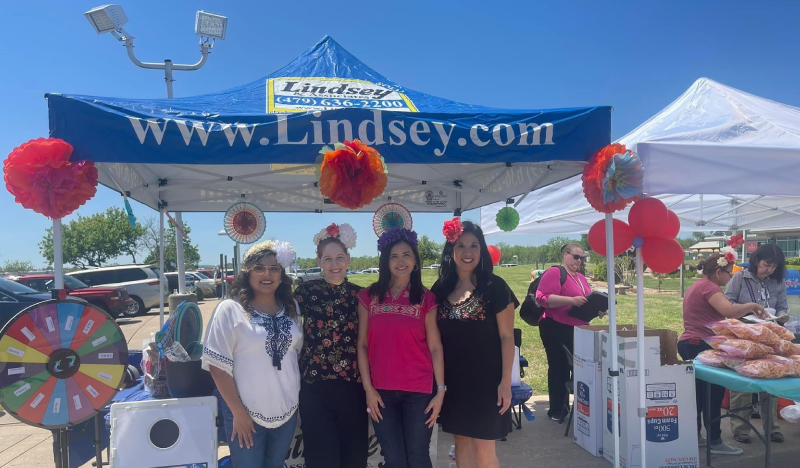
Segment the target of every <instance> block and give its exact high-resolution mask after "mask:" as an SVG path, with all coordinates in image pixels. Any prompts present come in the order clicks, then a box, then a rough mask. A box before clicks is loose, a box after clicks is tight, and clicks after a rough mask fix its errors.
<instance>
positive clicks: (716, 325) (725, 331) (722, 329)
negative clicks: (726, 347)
mask: <svg viewBox="0 0 800 468" xmlns="http://www.w3.org/2000/svg"><path fill="white" fill-rule="evenodd" d="M706 326H707V327H708V328H710V329H711V331H713V332H714V334H715V335H717V336H724V337H725V338H738V336H736V334H735V333H733V332H732V331H731V330H730V327H731V326H732V325H731V324H730V323H726V322H724V321H723V322H713V323H707V324H706Z"/></svg>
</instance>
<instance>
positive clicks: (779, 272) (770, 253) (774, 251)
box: [747, 244, 786, 282]
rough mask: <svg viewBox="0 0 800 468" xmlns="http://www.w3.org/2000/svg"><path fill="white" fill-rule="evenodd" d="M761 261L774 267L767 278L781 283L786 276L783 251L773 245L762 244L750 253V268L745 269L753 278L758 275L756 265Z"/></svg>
mask: <svg viewBox="0 0 800 468" xmlns="http://www.w3.org/2000/svg"><path fill="white" fill-rule="evenodd" d="M762 260H763V261H764V262H766V263H767V264H769V265H775V271H774V272H772V274H771V275H769V277H770V278H772V279H774V280H776V281H779V282H780V281H783V278H784V277H785V276H786V257H784V255H783V250H781V248H780V247H778V246H777V245H775V244H764V245H762V246H761V247H759V248H758V249H756V251H755V252H753V253H751V254H750V266H748V267H747V269H748V270H750V273H751V274H752V275H753V276H756V275H757V274H758V264H759V263H760V262H761V261H762Z"/></svg>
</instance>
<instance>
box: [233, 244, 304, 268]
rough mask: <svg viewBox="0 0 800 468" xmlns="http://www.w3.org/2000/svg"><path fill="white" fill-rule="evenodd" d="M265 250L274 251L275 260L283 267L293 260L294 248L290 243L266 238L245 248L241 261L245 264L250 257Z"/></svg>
mask: <svg viewBox="0 0 800 468" xmlns="http://www.w3.org/2000/svg"><path fill="white" fill-rule="evenodd" d="M266 250H271V251H273V252H275V260H277V261H278V263H279V264H280V265H281V266H282V267H283V268H284V269H286V268H289V267H290V266H291V265H292V262H293V261H294V248H292V244H290V243H288V242H286V241H272V240H268V241H264V242H259V243H258V244H255V245H253V246H252V247H250V248H249V249H247V253H245V254H244V262H243V263H245V264H246V263H247V262H248V261H249V260H250V259H251V258H253V257H254V256H256V255H258V254H260V253H263V252H264V251H266Z"/></svg>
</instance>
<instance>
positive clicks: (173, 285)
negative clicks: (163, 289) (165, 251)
mask: <svg viewBox="0 0 800 468" xmlns="http://www.w3.org/2000/svg"><path fill="white" fill-rule="evenodd" d="M164 277H165V278H167V289H168V290H169V294H175V291H179V290H180V288H179V287H178V286H179V285H178V272H177V271H171V272H169V273H164ZM183 280H184V285H185V286H186V292H187V293H193V292H194V289H195V287H194V277H193V276H191V275H189V274H188V273H186V274H184V277H183Z"/></svg>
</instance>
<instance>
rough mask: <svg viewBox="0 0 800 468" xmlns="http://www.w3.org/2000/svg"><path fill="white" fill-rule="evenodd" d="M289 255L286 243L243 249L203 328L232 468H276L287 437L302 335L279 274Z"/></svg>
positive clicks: (287, 282) (205, 362)
mask: <svg viewBox="0 0 800 468" xmlns="http://www.w3.org/2000/svg"><path fill="white" fill-rule="evenodd" d="M293 259H294V250H293V249H292V246H291V245H289V243H288V242H280V241H267V242H262V243H260V244H256V245H254V246H253V247H251V248H250V249H249V250H248V251H247V253H246V254H245V256H244V260H243V262H242V263H243V266H242V270H241V271H240V272H239V274H238V275H237V277H236V280H235V281H234V283H233V286H232V287H231V299H227V300H224V301H222V302H220V303H219V305H217V308H216V310H214V315H212V317H211V321H210V322H209V325H208V329H207V330H206V337H205V340H204V342H203V357H202V366H203V369H205V370H207V371H209V372H211V376H212V377H213V378H214V382H215V383H216V385H217V390H218V392H219V394H220V395H221V396H222V402H221V403H222V404H221V406H222V417H223V423H224V426H225V433H226V435H227V437H228V440H229V444H228V446H229V448H230V451H231V459H232V461H233V465H234V466H236V467H254V468H256V467H257V468H279V467H283V462H284V460H285V459H286V454H287V453H288V451H289V448H290V446H291V443H292V439H293V438H294V433H295V428H296V427H297V406H298V399H299V394H300V370H299V367H298V363H297V359H298V355H299V352H300V349H301V347H302V345H303V334H302V332H301V331H300V318H299V313H298V310H299V307H298V305H297V302H295V300H294V299H293V298H292V280H291V278H289V277H288V276H287V275H286V271H285V269H286V268H288V267H289V266H290V265H291V263H292V260H293Z"/></svg>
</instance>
